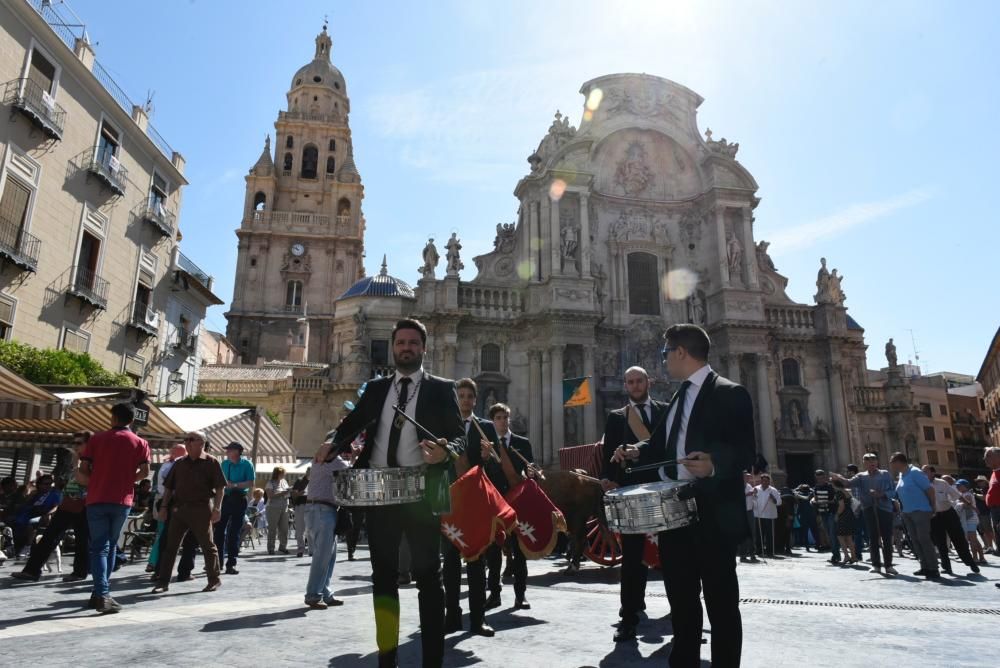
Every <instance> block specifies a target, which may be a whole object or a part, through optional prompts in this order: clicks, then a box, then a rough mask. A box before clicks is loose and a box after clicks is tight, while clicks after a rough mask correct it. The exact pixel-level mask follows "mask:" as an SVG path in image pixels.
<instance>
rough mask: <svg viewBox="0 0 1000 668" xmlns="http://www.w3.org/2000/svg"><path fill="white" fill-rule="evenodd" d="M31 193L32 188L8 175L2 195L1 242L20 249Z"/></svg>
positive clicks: (0, 212) (0, 207)
mask: <svg viewBox="0 0 1000 668" xmlns="http://www.w3.org/2000/svg"><path fill="white" fill-rule="evenodd" d="M31 193H32V190H31V188H29V187H28V186H26V185H25V184H23V183H21V181H19V180H18V179H15V178H12V177H11V176H10V174H8V175H7V181H6V183H4V186H3V195H2V196H0V244H3V245H5V246H7V247H10V248H13V249H20V247H21V237H22V235H23V234H24V232H25V229H26V228H27V222H28V205H29V204H30V203H31Z"/></svg>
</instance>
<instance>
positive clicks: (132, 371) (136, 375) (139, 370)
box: [122, 352, 146, 387]
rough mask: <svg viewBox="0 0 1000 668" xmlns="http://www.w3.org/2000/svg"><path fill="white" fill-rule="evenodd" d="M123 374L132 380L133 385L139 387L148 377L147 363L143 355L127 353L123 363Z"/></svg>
mask: <svg viewBox="0 0 1000 668" xmlns="http://www.w3.org/2000/svg"><path fill="white" fill-rule="evenodd" d="M122 373H124V374H125V375H126V376H128V377H129V378H131V379H132V384H133V385H135V386H136V387H138V386H139V385H141V384H142V377H143V376H144V375H146V362H145V360H144V359H143V358H142V356H141V355H136V354H135V353H130V352H126V353H125V358H124V360H123V361H122Z"/></svg>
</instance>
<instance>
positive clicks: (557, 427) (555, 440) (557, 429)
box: [545, 343, 566, 465]
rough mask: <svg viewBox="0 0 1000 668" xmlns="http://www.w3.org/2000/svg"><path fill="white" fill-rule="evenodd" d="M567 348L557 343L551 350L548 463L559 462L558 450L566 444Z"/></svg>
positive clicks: (546, 459) (546, 457)
mask: <svg viewBox="0 0 1000 668" xmlns="http://www.w3.org/2000/svg"><path fill="white" fill-rule="evenodd" d="M565 348H566V346H565V345H563V344H561V343H560V344H556V345H554V346H552V349H551V352H550V355H551V361H550V366H551V373H552V376H551V378H552V381H551V384H550V385H549V387H550V390H549V391H550V393H551V395H552V399H551V401H552V406H551V407H550V410H551V412H552V438H551V439H550V440H549V448H548V450H547V451H546V453H545V464H546V465H548V464H551V463H553V462H558V459H559V455H558V454H557V451H558V450H559V448H561V447H563V445H565V444H564V443H563V439H564V436H563V427H564V422H563V415H564V413H565V411H566V409H565V408H563V402H562V381H563V378H562V376H563V350H565Z"/></svg>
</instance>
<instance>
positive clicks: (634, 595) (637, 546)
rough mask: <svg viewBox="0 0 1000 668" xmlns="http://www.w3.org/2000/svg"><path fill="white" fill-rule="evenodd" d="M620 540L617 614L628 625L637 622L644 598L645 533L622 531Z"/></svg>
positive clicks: (645, 571) (645, 577) (633, 624)
mask: <svg viewBox="0 0 1000 668" xmlns="http://www.w3.org/2000/svg"><path fill="white" fill-rule="evenodd" d="M621 542H622V583H621V603H622V605H621V609H620V610H619V611H618V616H619V617H621V619H622V622H623V623H625V624H628V625H630V626H635V625H636V624H638V623H639V612H640V611H641V610H642V604H643V602H644V601H645V599H646V579H647V577H648V576H649V568H648V567H647V566H646V564H644V563H642V555H643V552H645V550H646V534H644V533H623V534H622V535H621Z"/></svg>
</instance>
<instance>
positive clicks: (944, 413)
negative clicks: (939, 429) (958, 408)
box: [938, 404, 948, 415]
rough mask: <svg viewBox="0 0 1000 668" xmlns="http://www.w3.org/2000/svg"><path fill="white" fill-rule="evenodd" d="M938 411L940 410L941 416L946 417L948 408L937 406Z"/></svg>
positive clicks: (942, 405) (941, 405)
mask: <svg viewBox="0 0 1000 668" xmlns="http://www.w3.org/2000/svg"><path fill="white" fill-rule="evenodd" d="M938 410H940V412H941V415H947V414H948V407H947V406H945V405H944V404H938Z"/></svg>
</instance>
